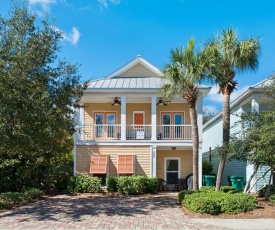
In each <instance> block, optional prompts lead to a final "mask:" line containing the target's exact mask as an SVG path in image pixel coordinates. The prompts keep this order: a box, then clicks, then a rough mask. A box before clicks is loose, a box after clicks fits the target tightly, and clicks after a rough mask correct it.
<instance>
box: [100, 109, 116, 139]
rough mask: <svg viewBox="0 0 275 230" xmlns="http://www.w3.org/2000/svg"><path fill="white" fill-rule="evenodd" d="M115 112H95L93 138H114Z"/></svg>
mask: <svg viewBox="0 0 275 230" xmlns="http://www.w3.org/2000/svg"><path fill="white" fill-rule="evenodd" d="M115 124H116V113H115V112H96V113H95V125H96V128H95V137H96V138H114V137H115V131H116V130H115Z"/></svg>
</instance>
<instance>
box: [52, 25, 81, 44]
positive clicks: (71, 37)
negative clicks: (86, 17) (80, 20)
mask: <svg viewBox="0 0 275 230" xmlns="http://www.w3.org/2000/svg"><path fill="white" fill-rule="evenodd" d="M53 29H54V30H56V31H58V32H60V33H61V34H62V37H63V39H64V40H65V41H68V42H70V43H71V44H72V45H76V44H77V43H78V42H79V38H80V32H79V30H78V29H77V28H76V27H73V28H72V32H71V33H66V32H64V31H62V30H61V29H59V28H57V27H53Z"/></svg>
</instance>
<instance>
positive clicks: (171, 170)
mask: <svg viewBox="0 0 275 230" xmlns="http://www.w3.org/2000/svg"><path fill="white" fill-rule="evenodd" d="M164 178H165V180H166V182H167V184H168V185H169V184H176V183H177V181H178V178H180V159H179V158H165V175H164Z"/></svg>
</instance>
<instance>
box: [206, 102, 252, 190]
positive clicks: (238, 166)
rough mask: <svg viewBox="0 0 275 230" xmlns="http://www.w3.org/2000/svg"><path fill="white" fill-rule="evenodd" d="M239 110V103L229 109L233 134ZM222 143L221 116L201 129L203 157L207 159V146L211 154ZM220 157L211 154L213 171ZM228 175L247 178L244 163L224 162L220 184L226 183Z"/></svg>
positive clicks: (236, 127)
mask: <svg viewBox="0 0 275 230" xmlns="http://www.w3.org/2000/svg"><path fill="white" fill-rule="evenodd" d="M240 112H241V107H240V106H239V105H237V106H235V107H234V108H232V109H231V115H230V123H231V129H230V133H231V134H234V133H236V132H237V131H238V130H239V128H240V125H239V124H237V125H236V123H238V121H239V120H240V117H239V116H236V114H237V115H240ZM221 144H222V117H219V118H218V119H217V120H216V121H214V122H213V123H212V124H211V125H210V126H208V127H206V128H204V129H203V146H202V152H203V159H204V160H209V148H210V147H211V151H212V155H213V153H214V151H215V149H216V148H217V147H218V146H221ZM219 162H220V157H219V156H218V155H217V156H212V161H211V163H212V164H213V171H214V173H217V172H218V167H219ZM228 176H244V177H245V178H247V175H246V163H245V162H241V161H231V162H228V163H226V165H225V167H224V172H223V176H222V181H221V184H222V185H228V179H227V177H228Z"/></svg>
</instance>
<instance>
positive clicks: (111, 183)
mask: <svg viewBox="0 0 275 230" xmlns="http://www.w3.org/2000/svg"><path fill="white" fill-rule="evenodd" d="M107 191H108V192H117V177H109V178H107Z"/></svg>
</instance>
